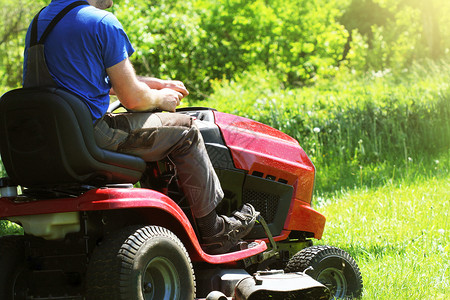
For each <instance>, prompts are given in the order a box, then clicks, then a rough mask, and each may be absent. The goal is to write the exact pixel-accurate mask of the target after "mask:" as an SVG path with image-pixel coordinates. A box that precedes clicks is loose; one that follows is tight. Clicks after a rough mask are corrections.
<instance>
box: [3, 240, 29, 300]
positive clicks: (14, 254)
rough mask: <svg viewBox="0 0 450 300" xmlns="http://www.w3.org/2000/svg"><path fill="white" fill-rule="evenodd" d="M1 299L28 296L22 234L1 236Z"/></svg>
mask: <svg viewBox="0 0 450 300" xmlns="http://www.w3.org/2000/svg"><path fill="white" fill-rule="evenodd" d="M0 270H1V272H0V299H4V300H21V299H25V298H26V293H27V284H26V279H25V277H26V276H25V274H26V270H27V268H26V264H25V238H24V236H20V235H11V236H4V237H1V238H0Z"/></svg>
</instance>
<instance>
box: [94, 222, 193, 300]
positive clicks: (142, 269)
mask: <svg viewBox="0 0 450 300" xmlns="http://www.w3.org/2000/svg"><path fill="white" fill-rule="evenodd" d="M193 298H195V277H194V270H193V267H192V263H191V261H190V258H189V255H188V253H187V251H186V249H185V248H184V246H183V244H182V243H181V241H180V240H179V239H178V238H177V237H176V236H175V235H174V234H173V233H172V232H170V231H169V230H167V229H165V228H162V227H158V226H146V227H142V228H137V227H128V228H125V229H123V230H120V231H119V232H116V233H114V234H112V235H110V236H109V237H107V238H106V239H105V240H104V241H103V242H102V244H101V245H99V246H97V248H95V249H94V253H93V255H92V257H91V261H90V263H89V265H88V271H87V299H96V300H100V299H108V300H112V299H121V300H128V299H130V300H131V299H132V300H135V299H136V300H151V299H158V300H159V299H161V300H165V299H167V300H169V299H170V300H172V299H193Z"/></svg>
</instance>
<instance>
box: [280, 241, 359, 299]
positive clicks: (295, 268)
mask: <svg viewBox="0 0 450 300" xmlns="http://www.w3.org/2000/svg"><path fill="white" fill-rule="evenodd" d="M310 267H312V269H310V270H307V269H308V268H310ZM305 270H307V271H306V274H308V275H309V276H311V277H312V278H314V279H315V280H317V281H319V282H320V283H322V284H323V285H325V286H326V287H328V289H329V290H330V292H331V296H332V297H334V298H337V299H343V298H345V299H347V298H360V297H361V294H362V288H363V282H362V277H361V272H360V271H359V268H358V265H357V264H356V262H355V260H354V259H353V258H352V257H351V256H350V255H349V254H348V253H347V252H345V251H344V250H342V249H339V248H336V247H331V246H312V247H308V248H305V249H303V250H301V251H299V252H298V253H297V254H295V255H294V256H292V258H291V259H290V260H289V262H288V264H287V265H286V268H285V272H304V271H305Z"/></svg>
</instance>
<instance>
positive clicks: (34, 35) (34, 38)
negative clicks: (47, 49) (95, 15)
mask: <svg viewBox="0 0 450 300" xmlns="http://www.w3.org/2000/svg"><path fill="white" fill-rule="evenodd" d="M80 5H89V3H87V2H86V1H76V2H73V3H71V4H69V5H68V6H66V7H65V8H64V9H63V10H62V11H60V12H59V13H58V14H57V15H56V17H55V18H54V19H53V20H52V21H51V22H50V24H49V25H48V26H47V28H45V31H44V33H43V34H42V36H41V38H40V39H39V42H38V40H37V21H38V18H39V15H40V14H41V12H42V10H43V9H44V8H45V7H44V8H43V9H41V10H40V11H39V13H38V14H37V15H36V16H35V17H34V19H33V23H32V25H31V36H30V47H32V46H34V45H37V44H43V43H44V42H45V39H46V38H47V36H48V35H49V33H50V32H51V31H52V30H53V28H54V27H55V26H56V24H58V22H59V21H61V19H62V18H63V17H64V16H65V15H66V14H67V13H68V12H69V11H71V10H72V9H74V8H75V7H77V6H80Z"/></svg>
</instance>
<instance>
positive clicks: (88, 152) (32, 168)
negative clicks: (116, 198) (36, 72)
mask: <svg viewBox="0 0 450 300" xmlns="http://www.w3.org/2000/svg"><path fill="white" fill-rule="evenodd" d="M0 153H1V157H2V161H3V164H4V166H5V169H6V172H7V173H8V176H9V178H10V179H11V181H12V182H13V183H15V184H19V185H22V186H25V187H34V186H49V185H52V186H55V185H62V184H89V185H94V186H102V185H105V184H117V183H135V182H137V181H138V180H139V179H140V178H141V176H142V173H143V172H144V170H145V168H146V164H145V162H144V161H143V160H142V159H141V158H139V157H135V156H131V155H125V154H121V153H116V152H112V151H108V150H104V149H101V148H99V147H98V146H97V144H96V143H95V139H94V131H93V122H92V118H91V114H90V112H89V110H88V108H87V106H86V105H85V104H84V103H83V102H82V100H80V99H79V98H78V96H76V95H74V94H72V93H70V92H68V91H66V90H63V89H60V88H52V87H48V88H42V87H41V88H28V89H16V90H13V91H10V92H7V93H6V94H4V95H3V96H2V97H1V99H0Z"/></svg>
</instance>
